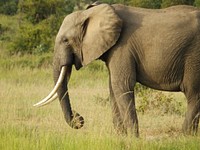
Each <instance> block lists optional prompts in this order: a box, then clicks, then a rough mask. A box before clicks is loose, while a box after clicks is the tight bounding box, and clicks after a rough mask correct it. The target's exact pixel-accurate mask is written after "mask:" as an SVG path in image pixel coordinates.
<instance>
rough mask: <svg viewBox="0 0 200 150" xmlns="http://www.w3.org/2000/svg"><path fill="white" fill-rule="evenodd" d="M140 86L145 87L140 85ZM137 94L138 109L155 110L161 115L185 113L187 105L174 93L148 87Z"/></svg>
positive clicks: (141, 110)
mask: <svg viewBox="0 0 200 150" xmlns="http://www.w3.org/2000/svg"><path fill="white" fill-rule="evenodd" d="M139 87H143V86H142V85H139ZM136 94H137V111H139V112H142V113H145V112H149V111H150V112H154V113H159V114H161V115H164V114H178V115H183V113H184V110H185V106H184V104H183V102H182V101H181V100H180V99H175V98H174V96H173V95H172V94H166V93H164V92H161V91H154V90H152V89H149V88H146V89H143V90H142V91H140V92H138V93H136Z"/></svg>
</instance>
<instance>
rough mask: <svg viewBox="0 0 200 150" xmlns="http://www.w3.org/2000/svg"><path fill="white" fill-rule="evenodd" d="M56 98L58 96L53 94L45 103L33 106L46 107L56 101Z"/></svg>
mask: <svg viewBox="0 0 200 150" xmlns="http://www.w3.org/2000/svg"><path fill="white" fill-rule="evenodd" d="M57 98H58V94H57V93H56V94H54V95H53V96H52V97H51V98H50V99H48V100H47V101H46V102H44V103H41V104H38V103H36V104H34V105H33V106H36V107H41V106H44V105H47V104H49V103H51V102H53V101H54V100H56V99H57Z"/></svg>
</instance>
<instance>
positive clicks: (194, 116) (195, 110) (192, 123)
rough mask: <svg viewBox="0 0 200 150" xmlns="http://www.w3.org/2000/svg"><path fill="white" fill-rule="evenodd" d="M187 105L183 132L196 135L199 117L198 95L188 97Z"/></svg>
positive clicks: (199, 98)
mask: <svg viewBox="0 0 200 150" xmlns="http://www.w3.org/2000/svg"><path fill="white" fill-rule="evenodd" d="M187 107H188V108H187V112H186V117H185V121H184V123H183V132H184V133H185V134H189V135H196V134H197V132H198V126H199V119H200V97H199V96H195V97H193V98H188V106H187Z"/></svg>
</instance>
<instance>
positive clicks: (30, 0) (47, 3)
mask: <svg viewBox="0 0 200 150" xmlns="http://www.w3.org/2000/svg"><path fill="white" fill-rule="evenodd" d="M66 5H67V3H66V1H63V0H23V1H22V0H21V1H20V2H19V12H20V13H24V14H26V18H27V19H28V20H29V21H30V22H32V23H34V24H35V23H39V22H40V21H42V20H44V19H47V18H48V17H49V16H51V15H53V14H54V15H56V16H60V15H63V14H66V13H67V11H69V12H71V11H72V10H69V9H66V7H65V6H66Z"/></svg>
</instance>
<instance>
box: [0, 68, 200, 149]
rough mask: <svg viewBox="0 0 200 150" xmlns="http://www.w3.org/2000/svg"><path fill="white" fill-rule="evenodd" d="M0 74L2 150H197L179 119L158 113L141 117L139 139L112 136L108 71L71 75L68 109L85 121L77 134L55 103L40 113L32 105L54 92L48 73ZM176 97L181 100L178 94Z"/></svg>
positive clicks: (19, 71)
mask: <svg viewBox="0 0 200 150" xmlns="http://www.w3.org/2000/svg"><path fill="white" fill-rule="evenodd" d="M0 72H1V73H0V85H1V86H0V122H1V123H0V139H1V141H0V149H6V150H7V149H12V150H13V149H119V150H121V149H189V148H190V149H199V148H200V143H199V140H200V139H199V137H184V136H182V134H181V124H182V122H183V119H184V118H183V115H178V114H164V115H163V114H162V115H159V114H158V113H159V112H156V111H157V110H156V108H155V110H149V111H148V112H145V113H139V125H140V135H141V138H140V139H134V138H131V137H123V136H119V135H116V134H115V131H114V129H113V125H112V118H111V108H110V106H109V102H107V99H108V96H109V90H108V78H107V73H106V72H97V73H94V72H92V71H88V69H87V68H86V69H85V70H81V71H79V72H73V74H72V78H71V81H70V85H69V93H70V97H71V103H72V107H73V108H74V109H75V110H76V111H78V112H79V113H80V114H81V115H83V117H84V118H85V125H84V127H83V128H82V129H80V130H73V129H71V128H70V127H68V126H67V125H66V123H65V121H64V118H63V114H62V112H61V109H60V106H59V103H58V101H56V102H53V103H52V104H50V105H48V106H44V107H42V108H34V107H33V106H32V105H33V104H34V103H36V102H37V101H38V100H40V99H42V98H43V97H44V96H46V95H47V94H48V92H49V91H50V90H51V88H52V87H53V80H52V74H51V73H52V71H51V69H28V68H25V69H22V68H13V69H12V70H2V69H1V70H0ZM166 94H168V93H166ZM174 97H176V98H179V99H180V98H181V99H183V101H184V97H183V96H182V95H181V96H180V94H174ZM101 100H102V101H103V102H101ZM105 101H106V102H105Z"/></svg>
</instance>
